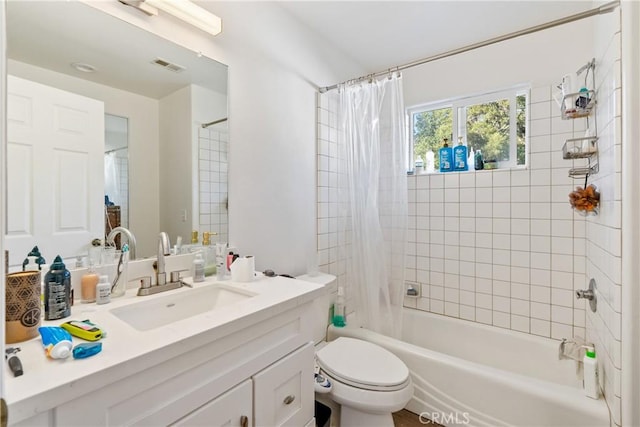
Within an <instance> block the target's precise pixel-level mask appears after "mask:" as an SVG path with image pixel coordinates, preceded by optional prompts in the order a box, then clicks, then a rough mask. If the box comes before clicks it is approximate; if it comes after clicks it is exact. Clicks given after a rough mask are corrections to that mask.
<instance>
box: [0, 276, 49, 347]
mask: <svg viewBox="0 0 640 427" xmlns="http://www.w3.org/2000/svg"><path fill="white" fill-rule="evenodd" d="M6 277H7V282H6V290H5V291H6V293H5V299H6V312H5V315H6V316H5V317H6V318H5V328H6V331H5V332H6V340H5V342H6V343H7V344H11V343H15V342H20V341H26V340H28V339H31V338H34V337H37V336H38V326H40V272H39V271H21V272H19V273H11V274H7V276H6Z"/></svg>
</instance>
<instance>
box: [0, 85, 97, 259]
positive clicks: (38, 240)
mask: <svg viewBox="0 0 640 427" xmlns="http://www.w3.org/2000/svg"><path fill="white" fill-rule="evenodd" d="M7 86H8V87H7V159H8V161H7V164H8V165H7V186H8V189H7V231H6V232H7V235H6V239H5V249H8V250H9V252H10V265H12V266H16V265H20V264H22V260H23V259H24V258H25V256H26V255H27V253H28V252H29V251H30V250H31V248H33V246H36V245H37V246H38V248H39V249H40V253H41V254H42V255H43V256H44V257H45V258H46V260H47V262H48V263H51V262H53V258H54V257H55V256H56V255H61V256H62V257H63V258H67V257H73V256H76V255H79V254H81V253H86V252H87V248H88V246H89V244H90V242H91V240H92V239H94V238H100V237H102V236H104V168H103V163H104V104H103V103H102V102H101V101H97V100H94V99H90V98H86V97H84V96H80V95H77V94H74V93H70V92H66V91H63V90H60V89H56V88H52V87H49V86H45V85H42V84H39V83H35V82H31V81H28V80H24V79H21V78H17V77H14V76H8V81H7Z"/></svg>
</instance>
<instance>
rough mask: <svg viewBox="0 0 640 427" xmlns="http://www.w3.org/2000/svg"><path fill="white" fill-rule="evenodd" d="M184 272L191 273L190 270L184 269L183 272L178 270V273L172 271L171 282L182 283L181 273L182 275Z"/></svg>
mask: <svg viewBox="0 0 640 427" xmlns="http://www.w3.org/2000/svg"><path fill="white" fill-rule="evenodd" d="M183 271H189V269H183V270H176V271H172V272H171V282H180V281H181V280H180V279H181V277H180V273H182V272H183Z"/></svg>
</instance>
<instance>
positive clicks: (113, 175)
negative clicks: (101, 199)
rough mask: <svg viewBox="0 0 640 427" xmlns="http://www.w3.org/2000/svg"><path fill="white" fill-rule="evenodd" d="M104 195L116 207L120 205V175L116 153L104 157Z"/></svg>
mask: <svg viewBox="0 0 640 427" xmlns="http://www.w3.org/2000/svg"><path fill="white" fill-rule="evenodd" d="M104 194H105V195H106V196H109V200H110V201H111V202H113V203H115V204H116V205H119V204H120V173H119V171H118V164H117V158H116V153H107V154H105V155H104Z"/></svg>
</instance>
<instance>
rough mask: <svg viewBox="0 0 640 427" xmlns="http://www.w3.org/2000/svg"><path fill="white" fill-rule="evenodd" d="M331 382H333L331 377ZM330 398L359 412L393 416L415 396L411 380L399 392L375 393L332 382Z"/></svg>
mask: <svg viewBox="0 0 640 427" xmlns="http://www.w3.org/2000/svg"><path fill="white" fill-rule="evenodd" d="M325 374H326V373H325ZM328 376H329V378H330V379H329V380H330V381H331V376H330V375H328ZM331 385H332V388H331V392H330V396H331V398H332V399H333V401H335V402H336V403H339V404H340V405H344V406H348V407H350V408H353V409H356V410H358V411H363V412H366V413H371V414H391V413H392V412H397V411H399V410H401V409H402V408H404V407H405V405H406V404H407V402H408V401H409V400H410V399H411V397H412V396H413V383H412V382H411V378H409V379H408V381H407V384H405V386H404V387H403V388H401V389H399V390H393V391H386V392H385V391H375V390H365V389H362V388H356V387H352V386H350V385H348V384H343V383H341V382H340V381H336V380H335V379H334V381H331Z"/></svg>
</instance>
